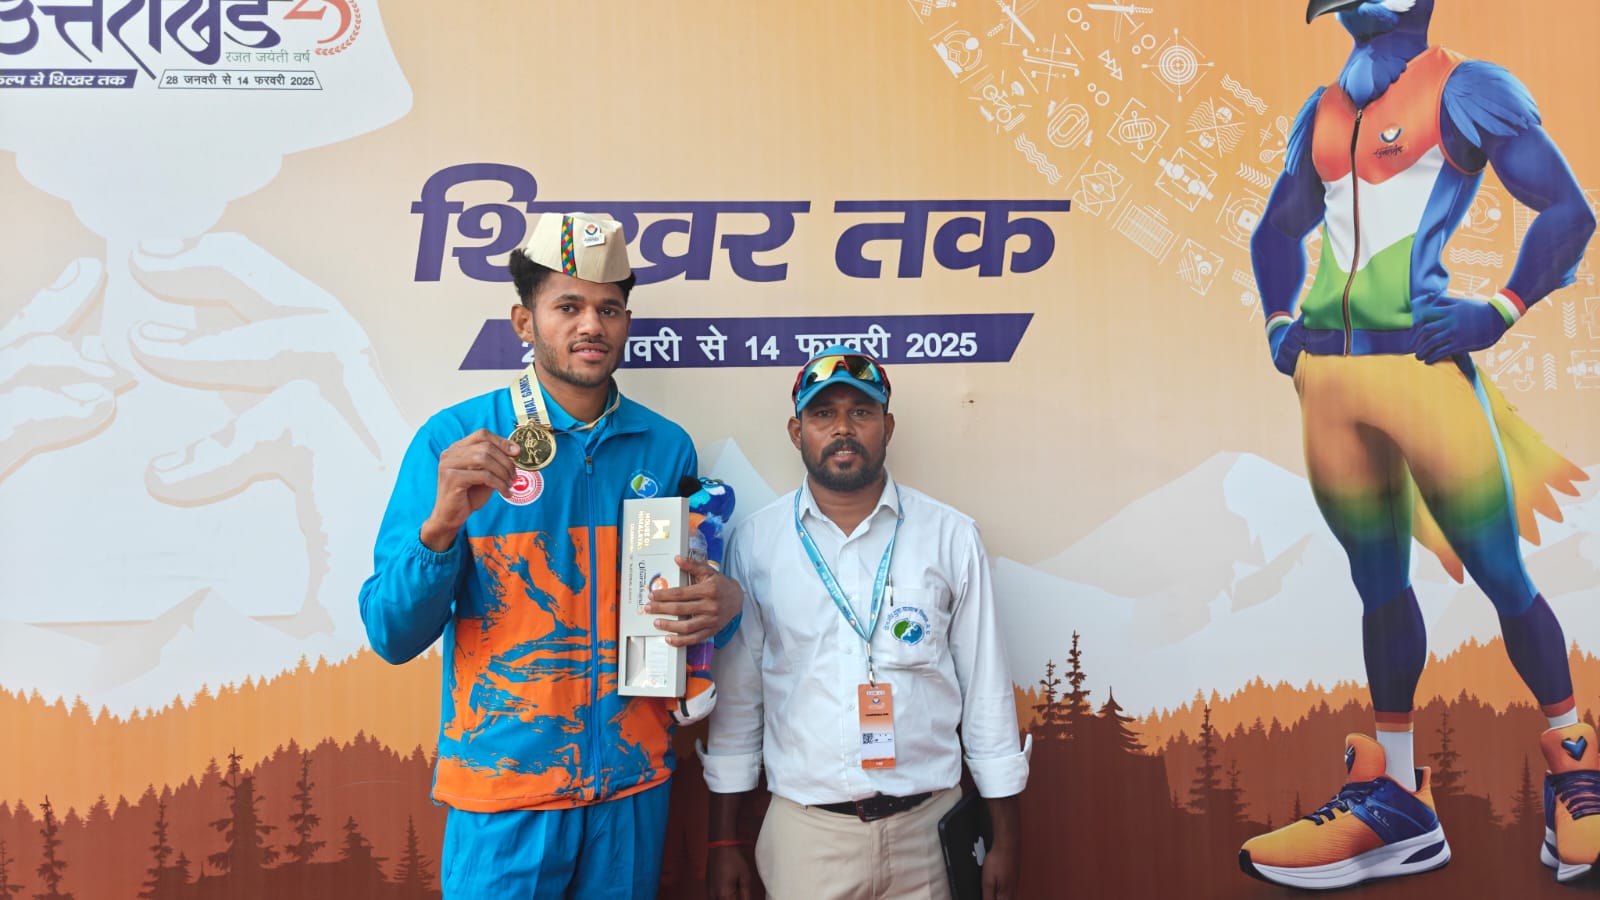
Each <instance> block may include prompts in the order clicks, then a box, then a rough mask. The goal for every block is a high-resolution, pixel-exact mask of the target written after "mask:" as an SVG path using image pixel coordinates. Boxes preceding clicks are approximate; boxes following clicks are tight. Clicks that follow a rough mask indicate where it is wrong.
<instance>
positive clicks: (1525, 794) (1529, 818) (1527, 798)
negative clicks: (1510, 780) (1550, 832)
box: [1511, 756, 1544, 828]
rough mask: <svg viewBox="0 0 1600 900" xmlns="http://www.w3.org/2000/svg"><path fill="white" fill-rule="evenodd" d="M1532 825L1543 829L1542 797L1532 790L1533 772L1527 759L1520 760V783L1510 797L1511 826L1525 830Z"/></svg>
mask: <svg viewBox="0 0 1600 900" xmlns="http://www.w3.org/2000/svg"><path fill="white" fill-rule="evenodd" d="M1534 823H1538V824H1539V827H1541V828H1543V827H1544V797H1543V796H1542V794H1541V793H1540V792H1539V791H1536V790H1534V788H1533V772H1532V770H1531V769H1530V768H1529V767H1528V758H1527V757H1526V756H1524V757H1523V758H1522V783H1521V784H1520V785H1518V786H1517V792H1516V793H1515V794H1512V795H1511V824H1512V826H1513V827H1514V828H1525V827H1527V826H1530V825H1532V824H1534Z"/></svg>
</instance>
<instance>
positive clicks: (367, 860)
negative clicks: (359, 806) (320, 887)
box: [339, 816, 387, 891]
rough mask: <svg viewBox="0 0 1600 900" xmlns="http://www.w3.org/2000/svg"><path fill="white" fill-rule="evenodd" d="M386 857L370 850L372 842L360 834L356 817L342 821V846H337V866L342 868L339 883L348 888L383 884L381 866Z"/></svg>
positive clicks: (354, 888)
mask: <svg viewBox="0 0 1600 900" xmlns="http://www.w3.org/2000/svg"><path fill="white" fill-rule="evenodd" d="M385 858H386V857H382V856H378V855H376V854H374V853H373V852H372V844H371V842H369V841H368V840H367V839H366V838H365V837H363V836H362V834H361V827H360V826H359V825H357V824H356V817H355V816H351V817H350V818H348V819H346V820H345V823H344V846H342V847H341V848H339V867H340V869H342V870H343V872H342V876H341V878H340V884H341V885H342V886H343V887H345V888H346V889H347V891H348V890H360V889H362V888H365V887H367V886H369V885H376V884H383V883H385V882H386V881H387V879H385V878H384V877H383V866H382V865H380V863H382V862H383V861H384V859H385Z"/></svg>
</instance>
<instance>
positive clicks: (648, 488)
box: [628, 469, 661, 499]
mask: <svg viewBox="0 0 1600 900" xmlns="http://www.w3.org/2000/svg"><path fill="white" fill-rule="evenodd" d="M628 490H630V491H633V495H634V496H635V497H644V498H645V499H649V498H651V497H658V496H660V495H661V482H659V481H656V478H655V476H654V475H651V474H650V473H649V472H646V471H645V470H643V469H640V470H639V471H637V472H635V473H633V477H632V478H629V479H628Z"/></svg>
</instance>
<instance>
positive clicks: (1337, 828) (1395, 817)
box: [1239, 734, 1450, 890]
mask: <svg viewBox="0 0 1600 900" xmlns="http://www.w3.org/2000/svg"><path fill="white" fill-rule="evenodd" d="M1344 765H1345V771H1346V772H1348V773H1349V775H1350V780H1349V781H1348V782H1347V783H1346V784H1345V786H1344V787H1343V788H1340V790H1339V795H1338V796H1337V797H1334V798H1333V799H1332V800H1329V801H1328V802H1327V804H1326V805H1324V806H1323V807H1322V808H1321V809H1319V810H1317V811H1316V812H1313V813H1312V814H1310V815H1308V816H1306V817H1305V818H1302V819H1297V820H1295V821H1293V822H1291V823H1289V824H1288V825H1285V826H1283V827H1282V828H1279V829H1278V830H1277V831H1273V832H1269V833H1267V834H1263V835H1259V836H1257V837H1253V838H1251V839H1250V840H1248V841H1246V842H1245V845H1244V847H1243V848H1242V849H1241V850H1240V851H1239V868H1241V869H1243V870H1244V872H1245V874H1247V875H1252V876H1254V877H1256V878H1260V879H1262V880H1263V881H1270V882H1273V883H1274V884H1283V885H1288V886H1289V887H1296V888H1302V889H1309V890H1326V889H1331V888H1342V887H1349V886H1350V885H1352V884H1360V883H1361V882H1363V881H1370V880H1372V879H1375V878H1392V877H1394V876H1396V875H1415V874H1417V873H1419V872H1426V871H1429V870H1430V869H1437V868H1439V867H1440V866H1443V865H1444V864H1445V863H1448V862H1449V861H1450V844H1449V843H1447V842H1446V841H1445V839H1444V827H1443V826H1441V825H1440V824H1439V817H1438V816H1437V815H1436V814H1435V813H1434V810H1433V788H1432V785H1431V784H1430V776H1429V772H1428V770H1427V769H1418V770H1416V772H1417V783H1418V785H1419V786H1418V788H1417V790H1415V791H1410V790H1407V789H1406V788H1404V787H1401V786H1400V785H1399V784H1396V783H1395V781H1394V780H1393V779H1391V778H1389V777H1388V776H1387V775H1385V774H1384V773H1383V766H1384V757H1383V748H1382V747H1380V746H1379V745H1378V742H1377V741H1375V740H1373V739H1372V738H1369V737H1367V736H1366V735H1361V734H1352V735H1350V736H1349V737H1348V738H1346V739H1345V750H1344Z"/></svg>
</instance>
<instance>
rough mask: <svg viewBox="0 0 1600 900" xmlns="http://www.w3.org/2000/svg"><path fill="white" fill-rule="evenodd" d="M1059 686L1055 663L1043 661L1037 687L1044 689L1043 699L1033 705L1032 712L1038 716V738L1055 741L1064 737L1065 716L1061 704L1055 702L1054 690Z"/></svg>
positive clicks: (1049, 660) (1050, 660)
mask: <svg viewBox="0 0 1600 900" xmlns="http://www.w3.org/2000/svg"><path fill="white" fill-rule="evenodd" d="M1060 686H1061V679H1059V678H1057V677H1056V661H1055V660H1053V659H1048V660H1045V663H1044V677H1043V678H1041V679H1039V687H1041V688H1044V699H1043V700H1041V701H1040V702H1038V703H1036V704H1034V707H1033V710H1034V712H1037V713H1038V714H1039V724H1038V730H1039V737H1040V738H1044V739H1050V740H1057V739H1060V738H1063V737H1065V736H1066V725H1065V720H1066V714H1065V711H1064V710H1063V709H1062V707H1061V704H1060V703H1058V702H1056V688H1058V687H1060Z"/></svg>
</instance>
